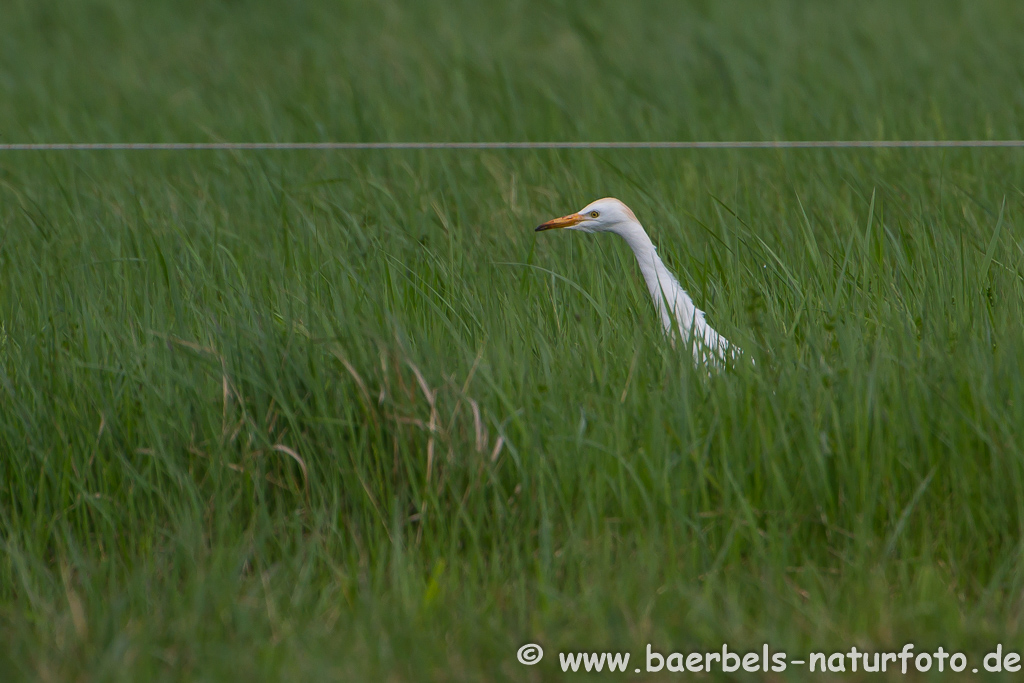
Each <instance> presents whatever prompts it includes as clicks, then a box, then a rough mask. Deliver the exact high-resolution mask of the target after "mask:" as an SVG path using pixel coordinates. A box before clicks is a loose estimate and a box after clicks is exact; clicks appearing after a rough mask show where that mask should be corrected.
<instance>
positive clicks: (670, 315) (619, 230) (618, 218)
mask: <svg viewBox="0 0 1024 683" xmlns="http://www.w3.org/2000/svg"><path fill="white" fill-rule="evenodd" d="M558 228H564V229H566V230H582V231H583V232H614V233H615V234H616V235H618V236H620V237H622V239H624V240H626V244H628V245H629V247H630V248H631V249H632V250H633V254H634V255H635V256H636V262H637V263H638V264H639V265H640V272H641V273H643V276H644V281H646V283H647V290H648V291H649V292H650V293H651V298H652V299H653V300H654V306H655V308H657V309H658V315H660V316H661V324H662V325H663V326H664V328H665V333H666V334H668V335H669V338H670V339H673V340H674V339H675V336H676V334H677V333H678V334H681V336H682V339H683V340H684V341H687V342H689V343H690V344H691V345H692V348H693V358H694V360H695V361H696V362H697V363H701V362H704V363H705V364H706V365H709V366H718V365H721V364H722V362H724V360H725V358H726V355H727V354H730V353H735V352H738V351H739V349H738V348H737V347H734V346H732V345H730V344H729V341H728V340H727V339H726V338H725V337H723V336H722V335H720V334H718V332H716V331H715V330H714V329H713V328H712V327H711V326H710V325H708V324H707V322H705V321H704V311H702V310H700V309H699V308H697V307H696V306H695V305H694V303H693V299H691V298H690V295H689V294H687V293H686V290H684V289H683V288H682V286H681V285H680V284H679V281H678V280H676V278H675V276H673V275H672V273H671V272H670V271H669V269H668V268H666V267H665V264H664V263H663V262H662V260H661V258H660V257H659V256H658V252H657V250H656V249H655V247H654V243H653V242H651V238H650V237H648V235H647V231H646V230H644V226H642V225H640V221H638V220H637V219H636V215H635V214H634V213H633V212H632V211H631V210H630V208H629V207H628V206H626V205H625V204H623V203H622V202H621V201H619V200H618V199H615V198H613V197H606V198H604V199H598V200H597V201H595V202H591V203H590V204H587V205H586V206H585V207H583V208H582V209H580V210H579V211H578V212H576V213H570V214H569V215H568V216H562V217H561V218H555V219H553V220H550V221H548V222H547V223H543V224H541V225H539V226H537V232H541V231H543V230H555V229H558ZM677 330H678V332H677Z"/></svg>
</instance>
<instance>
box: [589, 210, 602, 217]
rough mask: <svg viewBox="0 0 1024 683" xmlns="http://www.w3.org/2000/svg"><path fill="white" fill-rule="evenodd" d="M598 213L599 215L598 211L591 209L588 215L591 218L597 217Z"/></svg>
mask: <svg viewBox="0 0 1024 683" xmlns="http://www.w3.org/2000/svg"><path fill="white" fill-rule="evenodd" d="M600 215H601V214H599V213H598V212H597V211H591V212H590V217H591V218H597V217H598V216H600Z"/></svg>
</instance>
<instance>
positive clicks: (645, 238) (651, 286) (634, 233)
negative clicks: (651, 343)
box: [617, 221, 703, 338]
mask: <svg viewBox="0 0 1024 683" xmlns="http://www.w3.org/2000/svg"><path fill="white" fill-rule="evenodd" d="M617 232H618V234H619V235H620V236H621V237H622V238H623V239H624V240H626V244H628V245H629V247H630V249H632V250H633V254H634V255H635V256H636V262H637V264H638V265H639V266H640V272H641V273H642V274H643V276H644V282H646V283H647V291H648V292H650V294H651V299H653V300H654V306H655V307H656V308H657V309H658V314H659V315H660V317H661V323H662V325H663V326H664V327H665V331H666V332H668V333H670V334H672V333H674V327H675V325H677V324H678V326H679V328H680V330H679V331H680V332H682V334H683V337H684V338H686V337H688V336H689V333H690V327H691V325H692V324H693V320H694V314H695V312H696V313H699V314H700V317H701V318H703V313H700V312H699V311H697V309H696V307H695V306H694V305H693V301H692V300H691V299H690V297H689V295H687V293H686V292H685V291H683V288H682V287H681V286H680V285H679V282H678V281H677V280H676V278H675V277H674V276H673V275H672V273H671V272H670V271H669V269H668V268H666V267H665V263H664V262H663V261H662V260H661V257H660V256H658V250H657V249H656V248H655V246H654V242H652V241H651V238H650V236H649V235H648V234H647V231H646V230H644V227H643V226H642V225H640V223H639V222H636V221H633V222H631V223H630V224H628V225H626V226H624V228H623V229H621V230H618V231H617Z"/></svg>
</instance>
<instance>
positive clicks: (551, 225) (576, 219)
mask: <svg viewBox="0 0 1024 683" xmlns="http://www.w3.org/2000/svg"><path fill="white" fill-rule="evenodd" d="M582 222H583V216H581V215H579V214H578V213H570V214H569V215H568V216H562V217H561V218H552V219H551V220H549V221H548V222H547V223H541V224H540V225H538V226H537V232H541V231H543V230H555V229H556V228H569V227H572V226H574V225H576V224H577V223H582Z"/></svg>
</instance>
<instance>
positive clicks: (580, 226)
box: [537, 197, 638, 232]
mask: <svg viewBox="0 0 1024 683" xmlns="http://www.w3.org/2000/svg"><path fill="white" fill-rule="evenodd" d="M637 223H638V221H637V219H636V216H635V215H634V214H633V212H632V211H631V210H630V208H629V207H628V206H626V205H625V204H623V203H622V202H620V201H619V200H618V199H615V198H614V197H605V198H604V199H598V200H597V201H594V202H590V203H589V204H587V205H586V206H584V207H583V208H582V209H580V210H579V211H577V212H576V213H570V214H569V215H567V216H562V217H561V218H554V219H552V220H550V221H548V222H547V223H541V224H540V225H538V226H537V232H541V231H543V230H555V229H558V228H564V229H566V230H582V231H583V232H619V231H621V230H622V229H623V228H626V227H627V226H633V225H636V224H637Z"/></svg>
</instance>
